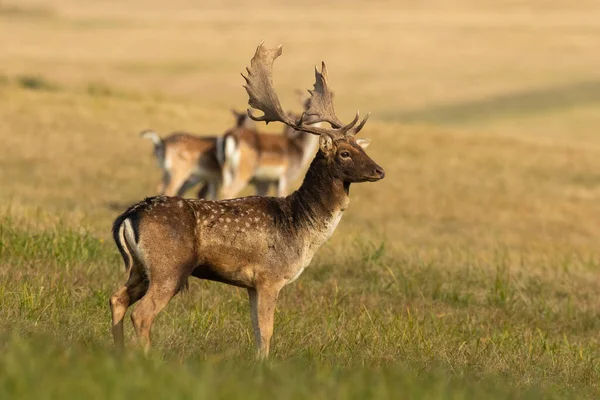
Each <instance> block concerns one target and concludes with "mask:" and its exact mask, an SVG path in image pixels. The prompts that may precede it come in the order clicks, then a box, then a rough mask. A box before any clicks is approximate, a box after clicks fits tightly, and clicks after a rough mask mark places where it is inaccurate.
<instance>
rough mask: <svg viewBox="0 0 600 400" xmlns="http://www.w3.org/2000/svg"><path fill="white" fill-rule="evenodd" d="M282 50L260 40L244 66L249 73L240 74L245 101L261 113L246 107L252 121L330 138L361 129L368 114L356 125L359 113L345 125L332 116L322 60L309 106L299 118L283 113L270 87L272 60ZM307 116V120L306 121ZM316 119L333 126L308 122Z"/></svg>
mask: <svg viewBox="0 0 600 400" xmlns="http://www.w3.org/2000/svg"><path fill="white" fill-rule="evenodd" d="M281 53H282V46H281V45H280V46H279V47H277V48H276V49H267V48H265V47H263V42H261V43H260V44H259V45H258V47H257V48H256V53H254V57H252V60H251V62H250V67H249V68H246V71H247V72H248V76H244V74H242V77H243V78H244V79H245V80H246V85H244V88H245V89H246V92H248V97H249V99H248V104H249V105H250V106H251V107H252V108H255V109H258V110H260V111H262V112H263V115H262V116H259V117H256V116H254V115H252V112H251V110H248V116H250V118H252V119H253V120H254V121H264V122H266V123H269V122H272V121H278V122H283V123H284V124H286V125H288V126H290V127H292V128H294V129H296V130H298V131H304V132H308V133H312V134H315V135H329V136H332V137H336V136H342V135H355V134H356V133H358V131H360V130H361V129H362V127H363V126H364V125H365V123H366V122H367V119H368V117H369V116H368V115H367V117H366V118H365V119H364V120H363V121H362V122H361V123H360V124H359V125H358V126H356V127H355V125H356V123H357V122H358V118H359V114H358V112H357V113H356V117H354V119H353V120H352V121H351V122H350V123H349V124H347V125H344V124H343V123H342V122H341V121H340V120H339V119H338V118H337V117H336V115H335V111H334V109H333V102H332V99H331V98H332V95H331V91H330V90H329V87H328V83H327V67H326V66H325V63H323V66H322V68H321V72H319V71H318V70H316V69H315V85H314V89H313V90H309V93H310V95H311V97H310V102H309V106H308V109H307V110H306V111H305V112H304V113H303V114H302V116H301V117H300V119H299V120H298V121H295V120H294V119H293V118H291V117H289V116H288V115H287V114H286V113H284V112H283V109H282V108H281V104H280V103H279V98H278V97H277V94H276V93H275V89H274V88H273V78H272V75H273V62H274V61H275V59H276V58H277V57H279V56H280V55H281ZM306 116H311V117H314V118H309V119H310V122H308V121H306V120H305V117H306ZM316 122H328V123H329V124H330V125H331V126H332V128H329V129H327V128H318V127H315V126H311V125H309V124H314V123H316Z"/></svg>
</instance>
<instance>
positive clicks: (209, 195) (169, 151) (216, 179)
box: [140, 110, 255, 200]
mask: <svg viewBox="0 0 600 400" xmlns="http://www.w3.org/2000/svg"><path fill="white" fill-rule="evenodd" d="M232 111H233V110H232ZM233 114H234V117H235V125H234V127H233V128H232V129H231V130H229V131H228V132H231V131H233V130H236V129H252V128H253V127H254V125H255V124H254V121H252V120H251V119H250V118H248V116H247V115H246V114H243V115H242V114H239V113H237V112H235V111H233ZM140 135H141V136H142V137H143V138H146V139H150V140H152V143H154V155H155V156H156V159H157V161H158V165H159V167H160V168H161V169H162V170H163V177H162V182H161V184H160V185H159V187H158V193H159V194H160V195H165V196H182V195H183V194H184V193H185V192H186V191H187V190H188V189H189V188H191V187H192V186H194V185H196V184H198V183H200V182H204V184H203V185H202V187H201V188H200V189H199V191H198V194H197V195H198V197H199V198H206V199H212V200H216V199H217V196H218V192H219V188H220V186H221V183H222V178H223V172H222V168H221V165H222V163H223V137H222V136H197V135H193V134H191V133H186V132H174V133H172V134H170V135H169V136H167V137H165V138H161V137H160V136H159V135H158V133H156V132H154V131H152V130H146V131H143V132H141V134H140Z"/></svg>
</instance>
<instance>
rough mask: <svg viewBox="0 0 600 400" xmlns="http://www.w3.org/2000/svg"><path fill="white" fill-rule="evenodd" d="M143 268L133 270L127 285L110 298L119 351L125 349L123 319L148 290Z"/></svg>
mask: <svg viewBox="0 0 600 400" xmlns="http://www.w3.org/2000/svg"><path fill="white" fill-rule="evenodd" d="M138 267H141V266H138V265H134V266H133V267H132V268H131V272H130V274H129V279H127V282H126V283H125V285H123V286H122V287H121V288H119V290H117V291H116V292H115V293H114V294H113V295H112V296H111V298H110V311H111V314H112V335H113V339H114V342H115V345H116V346H117V348H118V349H119V350H122V349H123V347H124V341H125V339H124V332H123V318H124V317H125V313H126V312H127V309H128V308H129V307H130V306H131V305H133V304H134V303H135V302H136V301H138V300H139V299H141V298H142V296H144V294H146V291H147V290H148V280H147V278H146V276H145V275H144V274H143V273H141V272H140V268H138Z"/></svg>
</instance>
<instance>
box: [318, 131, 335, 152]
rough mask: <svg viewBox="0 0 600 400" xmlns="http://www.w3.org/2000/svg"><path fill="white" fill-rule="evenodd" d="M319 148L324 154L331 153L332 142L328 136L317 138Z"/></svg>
mask: <svg viewBox="0 0 600 400" xmlns="http://www.w3.org/2000/svg"><path fill="white" fill-rule="evenodd" d="M319 148H320V149H321V151H322V152H323V153H325V154H329V153H331V152H332V151H333V140H332V139H331V136H329V135H321V136H319Z"/></svg>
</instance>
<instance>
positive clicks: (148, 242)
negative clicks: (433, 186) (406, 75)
mask: <svg viewBox="0 0 600 400" xmlns="http://www.w3.org/2000/svg"><path fill="white" fill-rule="evenodd" d="M281 52H282V48H281V46H279V47H278V48H276V49H268V48H265V47H264V46H263V45H262V43H261V44H260V45H259V46H258V48H257V49H256V53H255V54H254V57H253V58H252V61H251V64H250V67H249V68H247V71H248V73H247V76H244V79H245V80H246V85H245V86H244V87H245V88H246V91H247V92H248V96H249V101H248V103H249V104H250V106H251V107H253V108H255V109H258V110H261V111H262V112H263V113H264V115H262V116H260V117H256V116H253V115H252V113H251V112H250V110H249V111H248V114H249V115H250V116H251V117H252V119H254V120H255V121H264V122H273V121H278V122H283V123H284V124H286V125H288V126H290V127H292V128H294V129H295V130H298V131H303V132H308V133H311V134H314V135H317V136H318V137H319V150H318V152H317V154H316V156H315V158H314V159H313V161H312V163H311V165H310V168H309V169H308V172H307V173H306V176H305V178H304V182H303V183H302V185H301V186H300V188H299V189H298V190H296V191H295V192H293V193H292V194H290V195H289V196H287V197H260V196H253V197H244V198H239V199H233V200H222V201H207V200H196V199H182V198H179V197H153V198H148V199H146V200H144V201H142V202H140V203H138V204H135V205H133V206H132V207H130V208H129V209H128V210H127V211H125V212H124V213H123V214H122V215H120V216H119V217H118V218H117V219H116V220H115V222H114V225H113V236H114V239H115V242H116V244H117V247H118V249H119V251H120V253H121V255H122V257H123V259H124V262H125V267H126V270H127V272H128V273H129V278H128V279H127V282H126V283H125V285H124V286H122V287H121V288H120V289H119V290H117V291H116V292H115V293H114V294H113V295H112V297H111V298H110V306H111V312H112V333H113V336H114V340H115V343H116V345H117V346H118V347H122V346H123V317H124V315H125V312H126V311H127V308H128V307H129V306H131V305H132V304H133V303H135V302H137V301H138V300H139V303H138V304H137V306H136V307H135V309H134V310H133V312H132V314H131V319H132V321H133V326H134V328H135V332H136V334H137V337H138V339H139V342H140V344H141V345H142V347H143V348H144V350H145V351H148V350H149V349H150V328H151V326H152V322H153V321H154V319H155V318H156V316H157V315H158V313H159V312H160V311H161V310H162V309H163V308H164V307H165V306H166V305H167V303H168V302H169V301H170V300H171V298H172V297H173V296H175V294H177V292H178V291H179V290H180V289H181V288H182V287H184V286H185V284H186V282H187V279H188V277H189V276H195V277H197V278H200V279H208V280H213V281H217V282H223V283H226V284H229V285H234V286H238V287H241V288H245V289H247V291H248V296H249V300H250V308H251V315H252V325H253V328H254V334H255V340H256V346H257V356H258V358H261V359H262V358H265V357H267V356H268V354H269V343H270V340H271V336H272V333H273V317H274V311H275V303H276V300H277V296H278V294H279V291H280V290H281V289H282V288H283V287H284V286H285V285H288V284H290V283H292V282H293V281H295V280H296V279H297V278H298V277H299V276H300V274H301V273H302V271H303V270H304V269H305V268H306V267H307V266H308V265H309V264H310V262H311V260H312V258H313V255H314V254H315V252H316V251H317V249H319V248H320V247H321V246H322V245H323V244H324V243H325V242H326V241H327V240H328V239H329V238H330V236H331V235H332V234H333V232H334V230H335V228H336V226H337V225H338V223H339V221H340V218H341V217H342V215H343V213H344V211H345V210H346V208H347V207H348V203H349V200H350V199H349V190H350V185H351V184H352V183H356V182H367V181H369V182H374V181H378V180H380V179H382V178H383V177H384V172H383V169H382V168H381V167H380V166H379V165H377V164H376V163H375V162H374V161H373V160H372V159H371V158H369V156H367V154H366V153H365V152H364V150H363V148H362V146H363V145H364V144H365V142H364V140H361V139H356V138H355V135H356V134H357V133H358V132H359V131H360V130H361V129H362V128H363V126H364V124H365V122H366V121H367V118H365V119H364V120H363V121H362V122H361V123H360V124H358V125H357V122H358V113H357V115H356V118H354V120H353V121H352V122H350V123H348V124H343V123H342V122H341V121H340V120H339V119H338V118H337V117H336V115H335V112H334V109H333V104H332V102H331V93H330V91H329V87H328V82H327V69H326V67H325V64H323V66H322V69H321V72H319V71H316V74H315V75H316V82H315V85H314V90H311V91H310V93H311V99H310V105H309V107H308V110H306V112H305V113H304V114H303V116H302V117H301V118H299V119H298V120H294V119H293V118H291V117H289V116H288V115H287V114H285V113H284V112H283V110H282V108H281V105H280V103H279V99H278V97H277V95H276V94H275V91H274V89H273V83H272V67H273V62H274V61H275V59H276V58H277V57H279V56H280V55H281ZM308 116H311V117H312V118H313V120H312V121H311V122H315V121H318V122H326V123H328V124H330V125H331V127H330V128H326V127H315V126H311V125H309V124H308V123H307V120H306V118H307V117H308Z"/></svg>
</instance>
